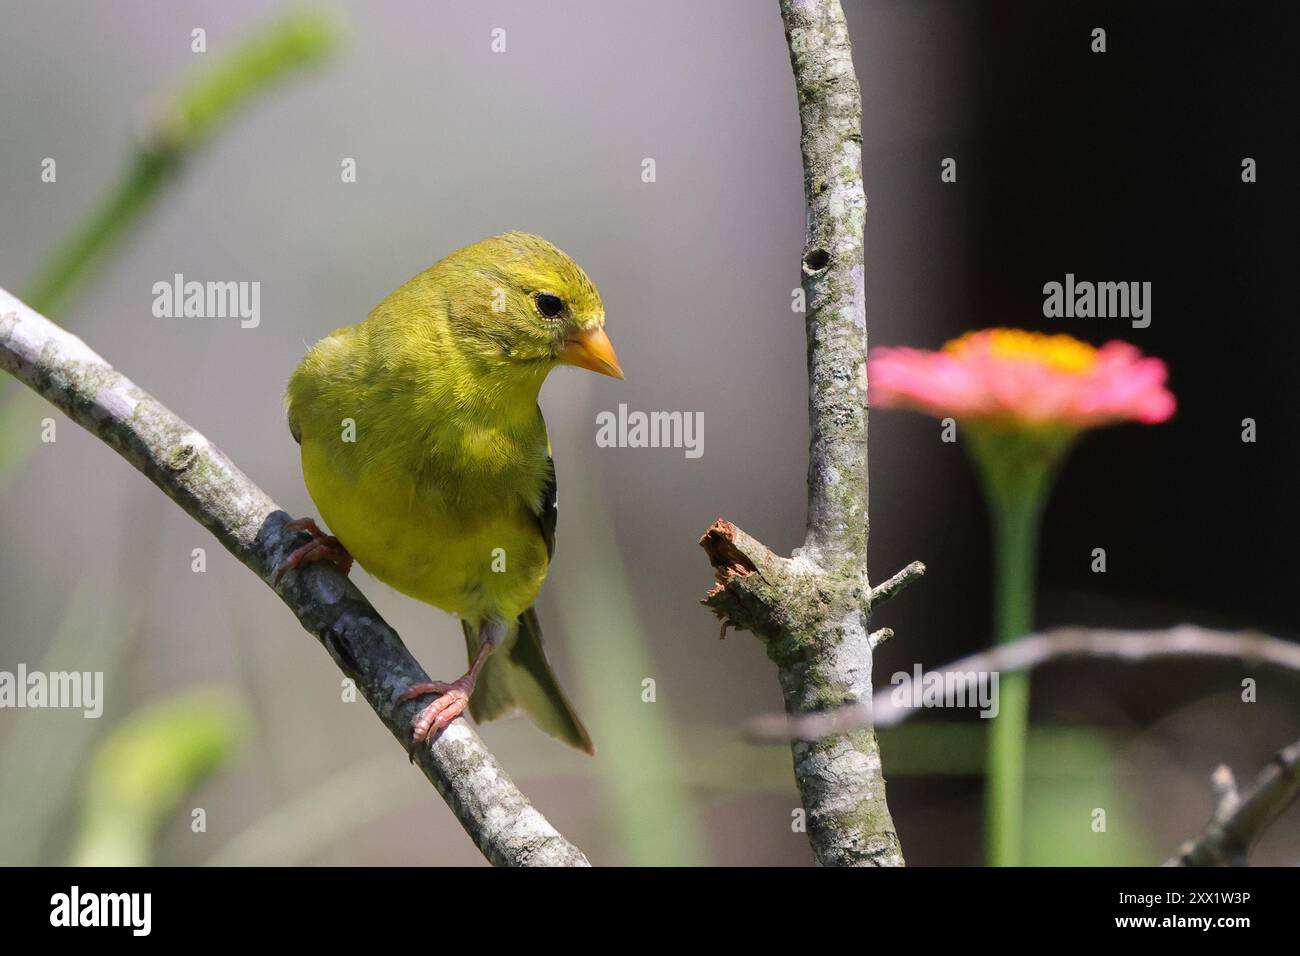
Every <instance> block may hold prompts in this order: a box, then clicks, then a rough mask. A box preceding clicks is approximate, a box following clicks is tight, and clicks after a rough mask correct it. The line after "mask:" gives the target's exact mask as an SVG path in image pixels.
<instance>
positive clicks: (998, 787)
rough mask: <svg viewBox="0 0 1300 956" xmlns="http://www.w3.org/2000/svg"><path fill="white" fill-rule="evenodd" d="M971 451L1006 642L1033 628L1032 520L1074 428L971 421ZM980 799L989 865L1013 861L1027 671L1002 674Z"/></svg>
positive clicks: (996, 610) (1017, 845)
mask: <svg viewBox="0 0 1300 956" xmlns="http://www.w3.org/2000/svg"><path fill="white" fill-rule="evenodd" d="M967 434H968V436H969V441H968V443H967V447H968V448H969V449H970V452H971V457H972V458H973V459H974V461H975V466H976V468H977V469H978V470H979V472H980V477H981V478H982V479H983V483H984V493H985V496H986V497H987V499H988V503H989V512H990V515H991V517H992V522H993V588H994V590H993V639H994V641H995V642H996V643H999V644H1005V643H1006V642H1008V641H1014V640H1016V639H1017V638H1019V637H1024V636H1025V635H1026V634H1028V633H1029V632H1030V631H1032V630H1033V627H1034V585H1035V577H1036V575H1035V570H1036V568H1037V566H1038V525H1039V520H1040V518H1041V517H1042V513H1043V506H1044V504H1046V502H1047V496H1048V494H1049V493H1050V492H1051V487H1052V480H1053V478H1054V477H1055V476H1056V469H1057V468H1058V467H1059V466H1060V463H1061V462H1062V461H1063V460H1064V458H1065V455H1066V453H1067V452H1068V451H1069V448H1070V445H1071V443H1072V442H1073V441H1074V438H1075V433H1074V432H1073V431H1065V430H1060V429H1030V428H1020V427H1014V426H1004V427H998V426H993V425H988V424H984V425H978V426H970V427H969V428H968V429H967ZM990 733H991V737H990V740H989V752H988V785H987V796H986V799H985V802H984V833H985V844H986V855H987V859H988V862H989V864H990V865H992V866H1017V865H1019V863H1020V849H1021V840H1022V835H1023V829H1024V826H1023V817H1024V802H1025V801H1024V795H1025V742H1026V740H1027V738H1028V735H1029V675H1028V674H1027V673H1024V672H1016V673H1009V674H1002V675H1001V676H1000V677H999V681H998V715H997V717H995V718H993V727H992V730H991V732H990Z"/></svg>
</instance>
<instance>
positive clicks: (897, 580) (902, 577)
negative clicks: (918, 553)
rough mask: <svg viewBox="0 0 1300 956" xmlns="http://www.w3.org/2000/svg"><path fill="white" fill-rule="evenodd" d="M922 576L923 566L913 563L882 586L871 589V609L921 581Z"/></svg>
mask: <svg viewBox="0 0 1300 956" xmlns="http://www.w3.org/2000/svg"><path fill="white" fill-rule="evenodd" d="M924 574H925V565H924V564H922V563H921V562H920V561H913V562H912V563H911V564H909V565H908V566H907V567H905V568H903V570H901V571H899V572H898V573H897V574H895V575H894V576H893V577H892V578H890V579H889V580H887V581H886V582H885V583H884V584H878V585H876V586H875V587H874V588H872V589H871V607H872V608H873V609H874V608H877V607H880V605H882V604H884V603H885V602H886V601H888V600H889V599H890V598H892V597H893V596H894V595H895V594H897V593H898V592H899V591H901V590H903V588H905V587H907V586H908V585H909V584H913V583H914V582H916V581H919V580H921V576H922V575H924Z"/></svg>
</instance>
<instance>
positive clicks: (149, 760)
mask: <svg viewBox="0 0 1300 956" xmlns="http://www.w3.org/2000/svg"><path fill="white" fill-rule="evenodd" d="M248 724H249V717H248V713H247V711H246V709H245V708H244V706H243V705H242V704H241V703H240V702H239V701H238V700H237V699H236V698H235V697H234V696H233V695H232V694H231V693H230V692H229V691H226V690H222V689H217V688H203V689H197V690H188V691H185V692H183V693H180V694H176V695H174V696H171V697H168V698H165V699H163V700H161V701H157V702H155V703H153V704H150V705H148V706H146V707H144V708H143V709H141V710H139V711H137V712H136V713H135V714H133V715H132V716H131V717H130V718H128V719H127V720H126V721H124V722H123V723H122V724H121V725H120V726H118V727H117V728H115V729H114V730H113V732H112V733H111V734H109V736H108V737H107V738H106V739H105V740H104V742H103V743H102V744H100V746H99V747H98V748H97V750H96V752H95V755H94V757H93V758H92V760H91V764H90V771H89V774H88V776H87V779H86V785H85V789H84V794H83V801H82V803H83V807H82V817H81V828H80V832H79V834H78V839H77V844H76V849H75V850H74V852H73V854H72V862H73V863H74V864H75V865H79V866H139V865H143V864H147V863H149V862H150V861H151V859H152V857H153V842H154V839H155V837H156V835H157V833H158V830H159V829H160V828H161V827H162V825H163V823H164V821H165V820H166V819H167V817H168V816H170V815H171V814H172V813H173V812H174V811H175V810H176V808H177V806H178V805H179V803H180V801H181V799H182V798H183V797H184V796H185V795H186V794H187V793H189V792H191V791H192V790H193V789H194V788H195V787H197V786H198V785H199V784H200V783H202V782H203V781H204V780H205V779H207V778H208V777H209V776H210V775H211V774H212V773H214V772H215V771H216V770H217V769H218V768H220V767H221V766H222V765H223V764H225V763H226V762H227V761H228V760H229V759H230V757H231V755H232V754H233V753H234V750H235V745H236V742H237V741H238V739H239V737H240V736H241V735H242V734H243V733H244V732H245V730H246V729H247V725H248Z"/></svg>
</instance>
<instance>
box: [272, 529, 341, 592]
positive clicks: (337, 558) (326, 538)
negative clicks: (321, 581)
mask: <svg viewBox="0 0 1300 956" xmlns="http://www.w3.org/2000/svg"><path fill="white" fill-rule="evenodd" d="M284 527H285V530H294V531H297V530H301V531H306V532H307V533H308V534H310V535H311V540H310V541H308V542H307V543H306V544H304V545H303V546H302V547H300V548H296V549H295V550H294V551H293V552H292V553H291V554H290V555H289V556H288V557H287V558H285V559H284V560H283V561H281V562H280V565H279V567H277V568H276V569H275V583H276V584H279V583H280V578H282V577H284V575H285V572H287V571H291V570H293V569H294V568H300V567H302V566H303V565H304V564H312V563H313V562H316V561H332V562H334V564H335V565H336V566H337V567H338V569H339V570H340V571H342V572H343V573H344V574H347V573H348V572H349V571H351V570H352V555H350V554H348V549H347V548H345V547H343V543H342V542H341V541H339V539H338V538H336V537H334V535H332V534H326V533H325V532H324V531H322V530H321V529H320V528H319V527H317V525H316V522H315V521H313V520H312V519H311V518H299V519H297V520H296V521H290V522H289V523H288V524H286V525H285V526H284Z"/></svg>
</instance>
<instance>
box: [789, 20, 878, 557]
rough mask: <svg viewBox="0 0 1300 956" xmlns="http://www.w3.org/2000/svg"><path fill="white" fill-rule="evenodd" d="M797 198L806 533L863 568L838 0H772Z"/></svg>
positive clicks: (854, 165) (858, 244) (852, 189)
mask: <svg viewBox="0 0 1300 956" xmlns="http://www.w3.org/2000/svg"><path fill="white" fill-rule="evenodd" d="M781 17H782V19H783V20H784V21H785V36H786V41H787V43H788V44H789V46H790V64H791V66H792V67H793V69H794V84H795V90H796V92H797V94H798V100H799V125H800V131H801V132H800V137H799V147H800V151H801V153H802V155H803V168H804V174H803V179H804V199H805V201H806V202H807V204H808V226H807V236H806V238H805V241H804V253H803V264H802V272H803V288H804V294H805V296H806V301H807V306H808V311H807V329H808V423H809V426H810V428H811V432H812V440H811V447H810V449H809V452H810V453H809V461H808V537H807V542H806V548H807V549H808V550H810V551H812V552H813V553H814V555H815V556H816V558H817V559H818V560H819V561H821V562H822V563H823V564H825V565H826V566H827V567H828V569H829V568H832V567H833V568H835V569H837V570H842V571H844V572H846V573H849V574H860V575H861V576H862V577H863V578H864V579H865V576H866V571H867V530H868V520H867V406H866V385H867V326H866V306H865V302H864V295H863V229H864V226H865V223H866V216H867V197H866V194H865V192H864V191H863V188H862V98H861V95H860V94H859V91H858V80H857V76H856V75H855V74H854V71H853V51H852V49H851V47H850V46H849V31H848V26H847V25H846V24H845V22H844V11H843V10H841V9H840V5H839V2H838V0H781Z"/></svg>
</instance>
